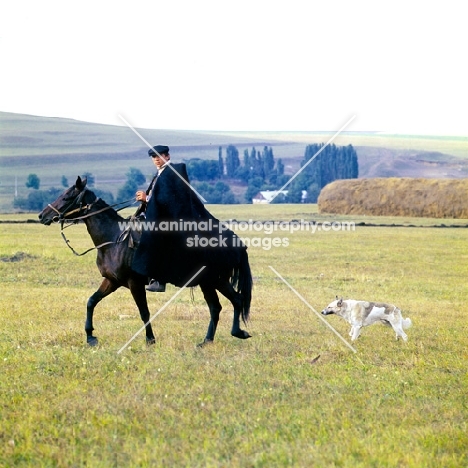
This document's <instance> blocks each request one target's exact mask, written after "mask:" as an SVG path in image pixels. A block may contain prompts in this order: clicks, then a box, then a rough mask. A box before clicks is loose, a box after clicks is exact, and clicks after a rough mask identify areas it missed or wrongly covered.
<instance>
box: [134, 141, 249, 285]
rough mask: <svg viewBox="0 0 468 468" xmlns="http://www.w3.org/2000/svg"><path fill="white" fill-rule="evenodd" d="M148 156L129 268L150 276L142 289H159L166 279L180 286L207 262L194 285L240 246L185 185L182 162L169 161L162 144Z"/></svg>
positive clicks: (185, 175)
mask: <svg viewBox="0 0 468 468" xmlns="http://www.w3.org/2000/svg"><path fill="white" fill-rule="evenodd" d="M148 155H149V156H150V157H151V158H152V160H153V163H154V164H155V166H156V167H157V168H158V173H157V175H156V176H155V177H154V178H153V180H152V181H151V184H150V186H149V187H148V189H147V190H146V192H144V191H138V192H137V193H136V199H137V200H138V201H141V202H142V203H143V206H142V208H143V211H144V212H145V217H146V222H145V223H144V224H143V226H144V228H145V229H144V230H143V232H142V236H141V240H140V245H139V247H138V249H137V251H136V252H135V256H134V259H133V265H132V268H133V269H134V270H135V271H136V272H138V273H140V274H142V275H145V276H147V277H148V278H149V279H150V284H149V286H148V287H147V290H148V291H157V292H162V291H165V285H166V283H172V284H174V285H175V286H179V287H181V286H184V285H186V284H187V281H188V280H189V279H190V278H191V277H192V276H193V275H194V274H195V273H196V272H197V271H199V270H200V268H201V267H202V266H211V268H207V269H206V271H203V272H202V273H201V275H200V278H195V279H194V280H193V282H192V284H190V285H195V284H199V283H200V280H201V278H202V276H203V277H205V278H206V277H209V276H210V275H213V274H216V275H217V273H216V272H217V271H218V270H219V267H223V265H226V264H228V265H229V264H230V265H232V264H233V262H232V261H230V260H231V259H230V257H233V256H235V255H236V254H237V252H238V250H239V248H241V249H246V247H245V245H244V244H243V243H242V242H241V241H240V239H238V238H237V236H236V235H235V234H234V233H233V232H232V231H230V230H228V229H226V228H225V227H224V226H223V225H222V223H221V222H220V221H219V220H218V219H216V218H215V217H214V216H213V215H212V214H211V213H210V212H209V211H208V210H207V209H206V208H205V206H204V205H203V203H202V202H201V201H200V199H199V198H198V196H197V195H196V193H195V191H194V190H193V189H192V187H191V186H190V182H189V178H188V175H187V169H186V165H185V164H184V163H179V164H173V163H172V162H171V157H170V153H169V147H168V146H163V145H157V146H154V147H153V148H152V149H150V150H149V151H148ZM195 239H197V242H194V240H195ZM201 239H204V242H198V241H200V240H201ZM200 244H201V245H200ZM232 247H237V248H234V249H233V248H232ZM214 266H215V267H216V268H213V267H214ZM217 279H218V278H217V277H214V278H212V280H213V281H216V280H217Z"/></svg>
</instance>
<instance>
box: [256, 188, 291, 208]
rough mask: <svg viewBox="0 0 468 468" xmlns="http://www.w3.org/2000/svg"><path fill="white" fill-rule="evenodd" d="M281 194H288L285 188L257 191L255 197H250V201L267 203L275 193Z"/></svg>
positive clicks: (274, 196)
mask: <svg viewBox="0 0 468 468" xmlns="http://www.w3.org/2000/svg"><path fill="white" fill-rule="evenodd" d="M279 194H282V195H284V196H286V195H287V194H288V191H287V190H265V191H262V192H258V193H257V195H255V197H253V198H252V203H255V204H258V203H260V204H264V205H266V204H268V203H270V202H271V201H272V200H273V198H276V196H277V195H279Z"/></svg>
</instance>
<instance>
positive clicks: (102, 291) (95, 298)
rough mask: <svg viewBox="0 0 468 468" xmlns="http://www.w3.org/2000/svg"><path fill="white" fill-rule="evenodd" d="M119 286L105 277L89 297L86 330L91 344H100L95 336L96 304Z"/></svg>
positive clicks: (87, 339)
mask: <svg viewBox="0 0 468 468" xmlns="http://www.w3.org/2000/svg"><path fill="white" fill-rule="evenodd" d="M118 288H119V286H118V285H117V284H115V283H113V282H112V281H110V280H108V279H107V278H104V280H103V281H102V283H101V286H99V289H98V290H97V291H96V292H95V293H94V294H93V295H92V296H91V297H90V298H89V299H88V303H87V304H86V323H85V331H86V342H87V343H88V344H89V345H90V346H96V345H97V344H98V339H97V338H96V337H95V336H93V330H94V328H93V314H94V308H95V307H96V305H97V304H98V303H99V302H101V301H102V300H103V299H104V298H105V297H106V296H108V295H109V294H112V293H113V292H114V291H115V290H116V289H118Z"/></svg>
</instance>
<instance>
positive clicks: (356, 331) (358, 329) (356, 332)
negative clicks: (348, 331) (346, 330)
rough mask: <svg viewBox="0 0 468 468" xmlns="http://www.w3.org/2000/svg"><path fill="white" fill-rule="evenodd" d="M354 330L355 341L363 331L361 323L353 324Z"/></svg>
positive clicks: (353, 339) (352, 338)
mask: <svg viewBox="0 0 468 468" xmlns="http://www.w3.org/2000/svg"><path fill="white" fill-rule="evenodd" d="M352 332H353V334H352V335H351V341H355V340H357V338H358V336H359V334H360V333H361V325H353V328H352Z"/></svg>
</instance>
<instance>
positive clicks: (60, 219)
mask: <svg viewBox="0 0 468 468" xmlns="http://www.w3.org/2000/svg"><path fill="white" fill-rule="evenodd" d="M86 191H87V189H85V190H83V192H81V193H80V195H79V197H78V198H77V199H76V200H74V201H73V202H72V203H71V204H70V205H69V206H68V207H67V208H66V209H68V208H69V207H71V206H73V205H74V204H75V203H80V206H79V207H78V208H75V209H74V210H72V211H64V212H63V213H61V212H60V211H59V210H57V208H55V206H52V205H51V204H50V203H49V204H48V206H49V208H51V209H52V210H53V211H55V212H56V213H57V214H58V216H57V221H56V222H57V223H58V222H60V234H61V235H62V239H63V240H64V241H65V244H66V245H67V247H68V248H69V249H70V250H71V251H72V252H73V253H74V254H75V255H76V256H77V257H81V256H83V255H86V254H87V253H89V252H91V251H92V250H97V249H101V248H102V247H105V246H106V245H111V244H119V243H120V242H122V241H123V240H124V239H125V237H124V236H119V238H118V239H117V241H108V242H103V243H102V244H99V245H97V246H94V247H91V248H90V249H88V250H85V251H84V252H82V253H78V252H77V251H76V250H75V249H74V248H73V247H72V246H71V245H70V241H69V240H68V239H67V238H66V236H65V234H64V233H63V231H64V229H66V228H67V227H70V226H71V225H72V224H74V223H75V222H76V221H81V220H83V219H86V218H90V217H91V216H95V215H97V214H100V213H103V212H104V211H107V210H110V209H112V208H114V207H116V206H119V205H126V204H127V205H126V206H122V207H120V208H118V209H116V210H115V211H120V210H123V209H124V208H128V207H129V206H132V205H133V204H134V203H136V202H135V201H134V200H133V199H129V200H125V201H123V202H119V203H115V204H113V205H107V206H105V207H104V208H102V209H100V210H98V211H93V212H91V213H85V214H84V215H82V216H77V217H76V218H73V219H72V220H71V219H67V218H66V217H67V216H69V215H71V214H74V213H80V212H81V211H83V210H84V211H89V210H90V209H91V208H92V207H93V205H95V204H96V203H97V202H99V200H101V199H100V198H96V200H94V201H93V202H91V203H88V204H86V205H84V206H82V204H81V200H82V199H83V197H84V194H85V192H86ZM130 202H132V203H130ZM66 209H65V210H66ZM54 219H55V217H54ZM66 221H69V222H70V224H68V226H64V224H65V222H66Z"/></svg>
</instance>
